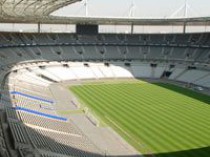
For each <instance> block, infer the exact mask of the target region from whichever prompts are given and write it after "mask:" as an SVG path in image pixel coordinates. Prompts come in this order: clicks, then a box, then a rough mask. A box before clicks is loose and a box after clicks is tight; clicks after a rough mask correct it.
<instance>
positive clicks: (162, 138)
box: [94, 88, 181, 145]
mask: <svg viewBox="0 0 210 157" xmlns="http://www.w3.org/2000/svg"><path fill="white" fill-rule="evenodd" d="M94 90H96V92H97V93H99V92H100V91H97V89H95V88H94ZM102 95H103V96H105V95H106V94H105V93H102ZM109 100H110V98H109ZM107 103H108V104H109V102H107ZM112 110H114V109H113V108H112ZM128 110H129V109H128ZM118 113H119V112H118ZM131 117H132V116H131ZM137 124H138V123H137ZM137 124H135V125H137ZM156 127H157V128H158V127H160V126H156ZM152 130H153V128H148V129H147V131H151V134H150V136H151V135H152V134H153V132H155V130H154V131H152ZM161 140H163V141H164V143H165V144H167V143H166V142H165V141H166V140H169V139H165V138H164V137H161ZM180 140H181V138H180ZM159 142H160V139H159ZM170 143H171V144H170V145H173V142H172V141H171V142H170Z"/></svg>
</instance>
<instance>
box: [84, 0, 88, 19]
mask: <svg viewBox="0 0 210 157" xmlns="http://www.w3.org/2000/svg"><path fill="white" fill-rule="evenodd" d="M84 6H85V16H86V17H88V0H85V4H84Z"/></svg>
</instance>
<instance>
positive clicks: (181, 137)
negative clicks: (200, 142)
mask: <svg viewBox="0 0 210 157" xmlns="http://www.w3.org/2000/svg"><path fill="white" fill-rule="evenodd" d="M180 130H181V131H183V130H182V129H180ZM185 131H186V130H185ZM188 135H190V133H189V134H188ZM191 137H192V136H191ZM191 137H190V138H191ZM181 138H182V137H181ZM189 142H190V141H189ZM191 143H193V142H191Z"/></svg>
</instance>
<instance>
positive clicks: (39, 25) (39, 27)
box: [37, 22, 41, 33]
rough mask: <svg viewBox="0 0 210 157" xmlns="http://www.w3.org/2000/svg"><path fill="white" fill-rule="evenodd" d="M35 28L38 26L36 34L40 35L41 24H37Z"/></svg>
mask: <svg viewBox="0 0 210 157" xmlns="http://www.w3.org/2000/svg"><path fill="white" fill-rule="evenodd" d="M37 26H38V30H37V32H38V33H41V23H40V22H38V24H37Z"/></svg>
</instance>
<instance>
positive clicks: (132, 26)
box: [131, 23, 134, 34]
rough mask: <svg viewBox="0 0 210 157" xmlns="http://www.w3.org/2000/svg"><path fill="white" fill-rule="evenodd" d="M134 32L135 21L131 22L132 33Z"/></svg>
mask: <svg viewBox="0 0 210 157" xmlns="http://www.w3.org/2000/svg"><path fill="white" fill-rule="evenodd" d="M133 32H134V25H133V23H132V24H131V34H133Z"/></svg>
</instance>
